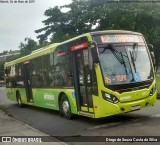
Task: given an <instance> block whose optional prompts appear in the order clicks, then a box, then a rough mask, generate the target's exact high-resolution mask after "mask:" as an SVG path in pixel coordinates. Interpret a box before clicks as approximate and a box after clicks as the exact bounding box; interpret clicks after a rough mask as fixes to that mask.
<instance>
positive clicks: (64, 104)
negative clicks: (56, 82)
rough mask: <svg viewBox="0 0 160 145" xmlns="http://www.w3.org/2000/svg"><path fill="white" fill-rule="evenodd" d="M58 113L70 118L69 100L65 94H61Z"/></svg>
mask: <svg viewBox="0 0 160 145" xmlns="http://www.w3.org/2000/svg"><path fill="white" fill-rule="evenodd" d="M60 115H61V116H63V117H65V118H66V119H72V117H73V115H72V112H71V106H70V102H69V100H68V98H67V96H66V95H65V94H63V95H62V97H61V100H60Z"/></svg>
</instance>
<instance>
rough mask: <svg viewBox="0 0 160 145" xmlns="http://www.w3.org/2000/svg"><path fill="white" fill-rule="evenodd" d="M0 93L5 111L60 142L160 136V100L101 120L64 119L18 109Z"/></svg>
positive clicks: (42, 111)
mask: <svg viewBox="0 0 160 145" xmlns="http://www.w3.org/2000/svg"><path fill="white" fill-rule="evenodd" d="M0 94H1V97H0V106H1V108H2V109H3V110H5V111H6V112H7V114H9V115H10V116H13V117H14V118H15V119H17V120H19V121H20V122H23V123H25V124H28V125H30V126H32V127H34V128H35V129H37V130H40V131H41V132H43V133H46V134H49V135H50V136H55V137H56V138H58V139H60V140H62V141H68V138H67V137H66V136H73V137H76V138H80V137H81V136H160V100H157V103H156V105H155V106H151V107H147V108H143V109H142V110H140V111H135V112H132V113H127V114H122V115H116V116H111V117H106V118H101V119H91V118H87V117H82V116H78V117H77V118H76V119H74V120H67V119H65V118H62V117H60V116H59V112H58V111H53V110H48V109H42V108H36V107H32V106H26V107H24V108H19V107H18V106H17V104H16V103H15V102H12V101H9V100H8V99H7V98H6V96H5V89H4V88H0ZM72 144H84V143H72ZM85 144H90V143H85ZM96 144H97V143H96ZM98 144H104V143H98ZM114 144H120V143H114ZM141 144H143V143H141ZM148 144H150V143H148Z"/></svg>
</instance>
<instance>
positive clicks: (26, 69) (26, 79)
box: [23, 61, 33, 103]
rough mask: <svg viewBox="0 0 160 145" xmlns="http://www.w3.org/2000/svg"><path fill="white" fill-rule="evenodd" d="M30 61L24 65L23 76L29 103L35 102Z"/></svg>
mask: <svg viewBox="0 0 160 145" xmlns="http://www.w3.org/2000/svg"><path fill="white" fill-rule="evenodd" d="M29 63H30V62H29V61H26V62H24V63H23V76H24V85H25V91H26V97H27V102H30V103H32V102H33V95H32V88H31V84H30V76H29V74H30V72H29Z"/></svg>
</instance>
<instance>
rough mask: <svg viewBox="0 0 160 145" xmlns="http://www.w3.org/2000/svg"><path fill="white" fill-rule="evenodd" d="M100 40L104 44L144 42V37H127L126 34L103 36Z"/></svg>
mask: <svg viewBox="0 0 160 145" xmlns="http://www.w3.org/2000/svg"><path fill="white" fill-rule="evenodd" d="M100 39H101V42H102V43H125V42H135V43H142V42H144V41H143V38H142V36H140V35H126V34H114V35H101V36H100Z"/></svg>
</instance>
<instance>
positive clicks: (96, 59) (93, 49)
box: [90, 41, 99, 63]
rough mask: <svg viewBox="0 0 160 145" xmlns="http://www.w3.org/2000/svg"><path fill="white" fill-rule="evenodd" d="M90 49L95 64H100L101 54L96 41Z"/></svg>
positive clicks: (91, 43)
mask: <svg viewBox="0 0 160 145" xmlns="http://www.w3.org/2000/svg"><path fill="white" fill-rule="evenodd" d="M90 48H91V53H92V58H93V63H99V54H98V49H97V44H96V42H94V41H92V42H90Z"/></svg>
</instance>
